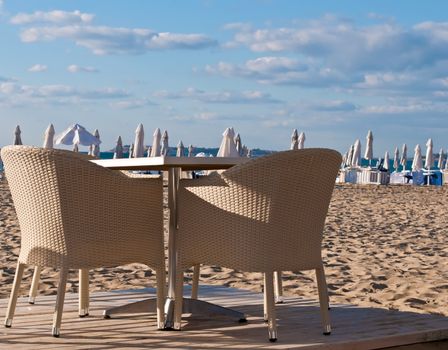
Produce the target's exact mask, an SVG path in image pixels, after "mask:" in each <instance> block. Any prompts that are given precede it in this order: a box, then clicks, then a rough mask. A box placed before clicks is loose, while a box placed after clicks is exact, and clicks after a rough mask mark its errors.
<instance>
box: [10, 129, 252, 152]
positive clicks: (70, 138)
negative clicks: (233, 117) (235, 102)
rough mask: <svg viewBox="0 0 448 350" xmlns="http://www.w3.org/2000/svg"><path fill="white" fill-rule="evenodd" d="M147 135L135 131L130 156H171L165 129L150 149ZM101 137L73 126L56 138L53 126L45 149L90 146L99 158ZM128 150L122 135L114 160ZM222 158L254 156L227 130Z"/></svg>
mask: <svg viewBox="0 0 448 350" xmlns="http://www.w3.org/2000/svg"><path fill="white" fill-rule="evenodd" d="M144 137H145V132H144V128H143V124H139V125H138V126H137V129H136V130H135V140H134V143H133V144H131V146H130V148H129V157H133V158H138V157H144V155H145V151H146V152H147V153H146V155H147V157H157V156H162V155H163V156H167V155H168V152H169V144H168V132H167V131H166V130H165V131H164V132H163V134H162V133H161V131H160V129H159V128H157V129H156V130H155V131H154V134H153V143H152V145H151V146H149V147H146V146H145V142H144ZM100 143H101V140H100V134H99V131H98V129H96V130H95V131H94V133H93V134H91V133H90V132H89V131H87V130H86V128H84V127H83V126H81V125H79V124H73V125H71V126H70V127H68V128H67V129H66V130H64V131H63V132H62V133H61V134H59V135H57V136H55V130H54V126H53V124H50V125H49V126H48V128H47V129H46V131H45V135H44V143H43V147H44V148H53V145H54V144H56V145H58V144H63V145H73V151H75V152H78V151H79V145H83V146H89V154H90V155H92V156H95V157H98V158H99V156H100ZM14 145H22V138H21V130H20V126H17V127H16V129H15V132H14ZM193 151H194V147H193V146H192V145H190V146H189V147H188V154H187V155H188V156H189V157H191V156H193ZM123 155H124V147H123V141H122V138H121V136H118V139H117V142H116V146H115V149H114V158H123ZM184 155H185V147H184V145H183V143H182V141H179V143H178V145H177V151H176V156H177V157H183V156H184ZM217 156H218V157H243V156H247V157H250V150H249V149H248V148H247V147H246V146H245V145H243V144H242V142H241V137H240V135H239V134H236V136H235V131H234V129H233V128H227V129H226V130H225V131H224V133H223V139H222V141H221V145H220V148H219V151H218V154H217Z"/></svg>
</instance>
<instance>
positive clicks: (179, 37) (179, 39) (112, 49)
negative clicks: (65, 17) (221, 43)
mask: <svg viewBox="0 0 448 350" xmlns="http://www.w3.org/2000/svg"><path fill="white" fill-rule="evenodd" d="M21 39H22V41H23V42H25V43H32V42H38V41H53V40H56V39H69V40H72V41H74V42H75V43H76V44H77V45H79V46H82V47H86V48H88V49H89V50H91V51H92V52H93V53H94V54H96V55H106V54H143V53H145V52H147V51H154V50H168V49H202V48H206V47H211V46H215V45H216V41H215V40H213V39H211V38H209V37H207V36H206V35H203V34H179V33H157V32H155V31H152V30H149V29H140V28H137V29H131V28H115V27H106V26H90V25H68V26H54V27H32V28H27V29H25V30H23V31H22V33H21Z"/></svg>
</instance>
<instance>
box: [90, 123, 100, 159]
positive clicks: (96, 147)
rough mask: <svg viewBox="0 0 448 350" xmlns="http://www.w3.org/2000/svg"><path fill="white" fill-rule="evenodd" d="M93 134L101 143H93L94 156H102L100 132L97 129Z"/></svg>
mask: <svg viewBox="0 0 448 350" xmlns="http://www.w3.org/2000/svg"><path fill="white" fill-rule="evenodd" d="M93 136H95V137H96V138H97V139H98V141H99V143H98V144H93V150H92V156H94V157H97V158H100V143H101V141H100V132H99V131H98V129H95V131H94V132H93Z"/></svg>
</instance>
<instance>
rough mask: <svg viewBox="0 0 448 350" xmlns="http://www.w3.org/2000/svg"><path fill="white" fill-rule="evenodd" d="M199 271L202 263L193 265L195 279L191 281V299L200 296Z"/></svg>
mask: <svg viewBox="0 0 448 350" xmlns="http://www.w3.org/2000/svg"><path fill="white" fill-rule="evenodd" d="M199 271H200V265H194V266H193V279H192V281H191V299H197V298H198V290H199Z"/></svg>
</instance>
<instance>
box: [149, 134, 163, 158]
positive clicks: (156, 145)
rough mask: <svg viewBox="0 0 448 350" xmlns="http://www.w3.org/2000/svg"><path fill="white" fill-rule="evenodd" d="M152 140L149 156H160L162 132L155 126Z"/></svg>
mask: <svg viewBox="0 0 448 350" xmlns="http://www.w3.org/2000/svg"><path fill="white" fill-rule="evenodd" d="M153 137H154V138H153V140H152V146H151V147H152V148H151V157H159V156H160V140H161V139H162V134H161V133H160V129H159V128H157V129H156V130H155V131H154V134H153Z"/></svg>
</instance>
